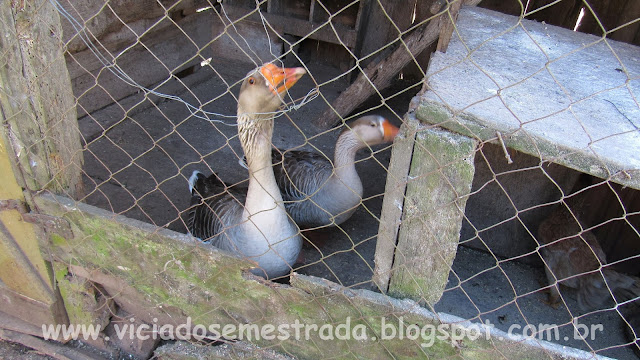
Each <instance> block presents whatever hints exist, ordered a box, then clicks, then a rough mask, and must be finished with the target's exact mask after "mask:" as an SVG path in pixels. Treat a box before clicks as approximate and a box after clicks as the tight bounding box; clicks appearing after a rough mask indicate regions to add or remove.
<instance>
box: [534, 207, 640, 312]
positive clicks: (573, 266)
mask: <svg viewBox="0 0 640 360" xmlns="http://www.w3.org/2000/svg"><path fill="white" fill-rule="evenodd" d="M581 206H583V202H580V201H577V202H576V206H574V208H575V209H576V210H578V209H579V208H580V207H581ZM582 210H584V209H579V211H574V212H572V211H571V210H570V209H569V208H568V207H567V205H566V203H564V202H563V203H561V204H559V205H558V206H557V207H556V209H555V210H554V211H553V212H552V213H551V215H550V216H549V217H548V218H546V219H545V220H544V221H542V223H541V224H540V227H539V228H538V240H539V241H540V245H541V248H540V254H541V255H542V258H543V259H544V262H545V265H546V266H545V272H546V275H547V280H548V281H549V285H551V288H550V289H549V291H550V296H549V303H550V304H551V305H552V306H558V305H559V303H560V290H559V288H558V284H560V285H564V286H567V287H570V288H574V289H576V290H577V292H578V305H579V306H580V308H581V309H582V310H585V311H586V310H593V309H595V308H598V307H600V306H602V305H603V304H604V303H606V302H607V301H608V300H610V299H612V298H613V297H612V294H614V295H616V297H618V299H617V300H618V303H619V302H621V301H625V300H628V299H629V296H632V297H633V294H640V287H639V279H638V278H636V277H633V276H629V275H625V274H622V273H619V272H617V271H615V270H613V269H611V268H610V267H607V266H606V264H607V259H606V256H605V253H604V251H603V250H602V248H601V247H600V244H599V243H598V239H597V238H596V236H595V235H594V234H593V232H591V231H584V230H583V227H581V226H580V223H579V220H578V218H577V217H576V215H575V214H578V213H580V211H582ZM637 296H638V295H635V297H637Z"/></svg>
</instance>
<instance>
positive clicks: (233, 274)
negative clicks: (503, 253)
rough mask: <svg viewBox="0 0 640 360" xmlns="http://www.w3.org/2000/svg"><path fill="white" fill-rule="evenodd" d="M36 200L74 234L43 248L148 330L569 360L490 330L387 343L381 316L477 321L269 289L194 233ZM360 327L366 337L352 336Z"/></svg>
mask: <svg viewBox="0 0 640 360" xmlns="http://www.w3.org/2000/svg"><path fill="white" fill-rule="evenodd" d="M35 201H36V203H37V204H38V206H39V207H40V208H41V209H44V210H46V211H47V213H49V214H52V215H57V216H60V217H62V218H64V219H66V220H67V221H68V222H69V223H70V226H71V228H72V230H73V238H63V237H61V236H59V235H55V234H53V235H51V237H50V238H49V239H48V240H45V244H43V245H45V246H47V248H48V249H49V251H48V253H50V254H51V256H52V259H53V260H54V261H56V262H57V263H58V264H60V265H64V266H66V267H67V268H68V269H69V271H70V272H71V273H73V274H74V275H75V276H79V277H84V278H87V279H88V280H90V281H92V282H95V283H98V284H100V285H102V286H103V288H104V289H105V290H106V291H107V292H108V294H109V296H110V297H113V299H114V300H115V301H116V303H117V304H118V305H119V306H121V307H123V308H124V310H125V311H127V312H129V313H131V314H133V315H135V316H136V317H139V318H140V320H143V321H145V322H147V323H149V324H157V325H158V326H162V325H164V324H173V325H181V324H186V323H187V322H188V321H190V322H191V326H192V327H195V325H197V324H201V325H204V326H205V327H209V326H210V325H213V324H218V325H220V326H224V325H226V324H233V325H235V326H241V325H245V326H248V325H251V324H255V325H257V326H265V325H268V324H270V325H273V326H275V327H276V328H277V327H278V326H280V325H293V324H296V322H297V323H299V324H307V325H309V324H315V325H316V326H317V327H318V328H317V330H315V331H313V330H312V331H310V332H309V336H308V337H306V334H305V332H306V330H304V331H302V332H301V336H300V337H296V336H295V331H294V330H293V328H289V329H290V330H291V331H290V336H289V337H286V338H282V337H281V338H269V339H267V338H264V337H259V338H256V337H252V338H250V339H248V338H246V337H245V338H244V339H243V340H244V341H247V342H251V343H253V344H255V345H258V346H261V347H265V348H270V349H273V350H276V351H278V352H281V353H284V354H288V355H293V356H295V357H298V358H314V359H317V358H354V357H356V358H363V359H374V358H375V359H387V358H388V359H392V358H396V359H397V358H431V359H443V358H447V359H463V358H464V359H492V358H495V357H496V356H505V357H507V358H530V359H556V358H557V359H560V358H561V357H562V355H560V351H559V350H558V348H553V345H549V344H547V343H544V342H542V344H543V345H542V346H541V345H535V344H529V343H527V342H523V341H522V339H515V338H511V339H509V338H508V337H507V336H506V334H502V333H500V332H495V330H488V329H487V328H484V327H481V328H479V331H480V332H481V333H482V334H484V335H482V336H480V338H478V339H477V340H475V341H465V342H464V346H460V345H461V343H459V342H456V341H452V339H450V338H446V337H443V338H440V339H438V338H434V339H433V340H434V342H433V344H430V346H422V345H421V344H422V343H423V342H426V341H422V340H421V339H417V340H416V339H409V338H407V337H406V336H404V337H402V338H400V337H399V336H396V337H391V336H389V338H385V337H383V336H382V335H383V327H382V321H383V319H384V321H385V323H386V324H387V328H388V327H389V326H392V327H395V328H396V329H399V327H400V322H401V321H402V324H403V326H408V325H410V324H415V325H416V326H419V327H425V326H435V325H437V324H440V323H441V322H443V323H450V324H453V323H459V324H457V325H459V326H460V329H461V330H460V331H469V327H468V326H469V324H463V323H462V322H463V320H462V319H459V318H454V317H448V316H444V317H443V315H442V314H440V315H438V316H436V315H434V314H432V313H430V312H429V311H427V310H425V309H424V308H422V307H420V306H419V305H418V304H417V303H416V302H414V301H410V300H396V299H393V298H390V297H388V296H385V295H382V294H378V293H373V292H371V291H367V290H351V289H347V288H344V287H341V286H339V285H338V284H335V283H332V282H330V281H328V280H324V279H317V278H313V277H308V276H303V275H298V274H294V275H293V276H292V279H291V285H281V284H275V283H272V282H267V281H264V280H262V279H261V278H256V277H255V276H252V275H250V274H249V273H248V271H247V270H248V269H250V268H251V267H252V264H251V263H249V262H247V261H244V260H242V259H239V258H237V257H234V256H232V255H230V254H227V253H224V252H222V251H217V250H215V249H209V248H205V247H203V246H201V245H199V243H196V242H194V240H193V238H191V237H189V236H187V235H184V234H177V233H174V232H172V231H168V230H165V229H160V228H157V227H155V226H153V225H150V224H146V223H142V222H139V221H136V220H132V219H128V218H125V217H122V216H116V215H114V214H113V213H110V212H108V211H105V210H101V209H97V208H95V207H92V206H88V205H85V204H82V203H77V202H74V201H72V200H70V199H68V198H64V197H60V196H53V195H40V196H37V197H36V198H35ZM347 321H349V325H350V326H349V329H350V330H351V332H350V333H349V334H350V335H349V337H337V336H334V337H333V339H329V338H327V337H326V336H325V335H326V333H322V331H320V330H319V328H320V327H321V326H323V325H325V324H330V325H333V326H334V329H335V328H336V327H337V326H338V325H341V324H346V323H347ZM345 326H346V325H345ZM356 326H358V327H359V328H360V329H362V331H363V334H365V335H366V338H360V337H359V336H357V337H356V336H354V335H353V334H354V332H353V329H355V328H356ZM336 331H337V330H336ZM388 331H390V330H387V334H388ZM487 331H489V333H488V334H489V335H487ZM494 333H495V334H501V335H499V336H501V337H502V338H499V337H498V335H496V337H495V339H494V338H493V335H492V334H494ZM236 334H237V333H236ZM334 334H337V332H336V333H334ZM232 335H234V334H232ZM487 336H489V337H490V339H487ZM499 354H500V355H499Z"/></svg>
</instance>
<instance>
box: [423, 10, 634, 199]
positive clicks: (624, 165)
mask: <svg viewBox="0 0 640 360" xmlns="http://www.w3.org/2000/svg"><path fill="white" fill-rule="evenodd" d="M425 88H426V89H427V91H425V92H424V94H423V95H422V98H421V105H420V107H419V109H418V111H417V112H416V113H417V117H418V118H419V119H420V120H422V121H425V122H429V123H433V124H439V125H441V126H443V127H445V128H448V129H451V130H454V131H457V132H460V133H462V134H464V135H467V136H471V137H476V138H479V139H480V140H483V141H492V140H493V141H495V140H496V139H497V136H496V131H499V132H500V133H501V134H502V136H503V138H504V141H505V143H506V145H507V146H509V147H511V148H514V149H516V150H519V151H522V152H525V153H528V154H531V155H534V156H537V157H540V158H542V159H544V160H547V161H551V162H556V163H559V164H562V165H564V166H567V167H570V168H573V169H575V170H578V171H581V172H586V173H589V174H591V175H594V176H598V177H601V178H605V179H609V178H610V179H611V180H613V181H615V182H618V183H620V184H623V185H628V186H631V187H633V188H635V189H640V131H638V126H640V105H639V103H638V98H639V97H640V48H638V47H635V46H631V45H628V44H624V43H619V42H616V41H612V40H608V39H604V38H600V37H596V36H593V35H588V34H582V33H577V32H573V31H570V30H567V29H563V28H558V27H554V26H550V25H546V24H544V23H538V22H535V21H530V20H520V19H519V18H517V17H514V16H508V15H504V14H500V13H496V12H493V11H489V10H485V9H481V8H464V9H462V10H461V12H460V15H459V17H458V23H457V28H456V31H455V32H454V35H453V38H452V40H451V43H450V45H449V48H448V50H447V52H446V53H436V54H434V56H433V57H432V60H431V64H430V66H429V70H428V74H427V79H426V85H425ZM453 116H455V117H453Z"/></svg>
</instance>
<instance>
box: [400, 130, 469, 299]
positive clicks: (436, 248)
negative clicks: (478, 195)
mask: <svg viewBox="0 0 640 360" xmlns="http://www.w3.org/2000/svg"><path fill="white" fill-rule="evenodd" d="M476 144H477V142H476V140H474V139H471V138H468V137H466V136H463V135H458V134H455V133H452V132H449V131H447V130H440V129H437V128H428V127H423V128H422V129H419V130H418V133H417V134H416V140H415V146H414V149H413V156H412V159H411V170H410V171H409V177H408V183H407V191H406V195H405V199H404V206H403V214H402V223H401V224H402V225H401V226H400V231H399V233H398V243H397V245H396V251H395V255H394V261H393V268H392V271H391V281H390V282H389V290H388V292H389V294H391V295H393V296H397V297H408V298H412V299H414V300H416V301H419V302H421V303H423V304H424V303H426V304H429V305H434V304H435V303H436V302H437V301H438V300H439V299H440V297H441V296H442V293H443V291H444V289H445V285H446V283H447V278H448V276H449V272H450V271H451V265H452V264H453V259H454V258H455V255H456V250H457V247H458V241H459V238H460V229H461V227H462V220H463V217H464V211H465V205H466V202H467V197H468V195H469V192H470V191H471V184H472V182H473V175H474V173H475V168H474V161H473V159H474V154H475V149H476Z"/></svg>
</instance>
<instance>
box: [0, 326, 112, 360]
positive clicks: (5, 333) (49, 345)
mask: <svg viewBox="0 0 640 360" xmlns="http://www.w3.org/2000/svg"><path fill="white" fill-rule="evenodd" d="M0 339H2V340H4V341H10V342H14V343H18V344H22V345H24V346H26V347H29V348H32V349H35V350H36V351H38V352H39V353H42V354H45V355H49V356H51V357H52V358H54V359H58V360H100V359H104V358H103V357H101V356H99V355H97V354H93V353H91V354H87V353H85V352H83V351H81V350H78V349H74V348H70V347H66V346H62V345H60V344H56V343H54V342H49V341H45V340H42V339H40V338H38V337H35V336H32V335H28V334H23V333H20V332H17V331H13V330H9V329H2V328H0Z"/></svg>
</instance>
